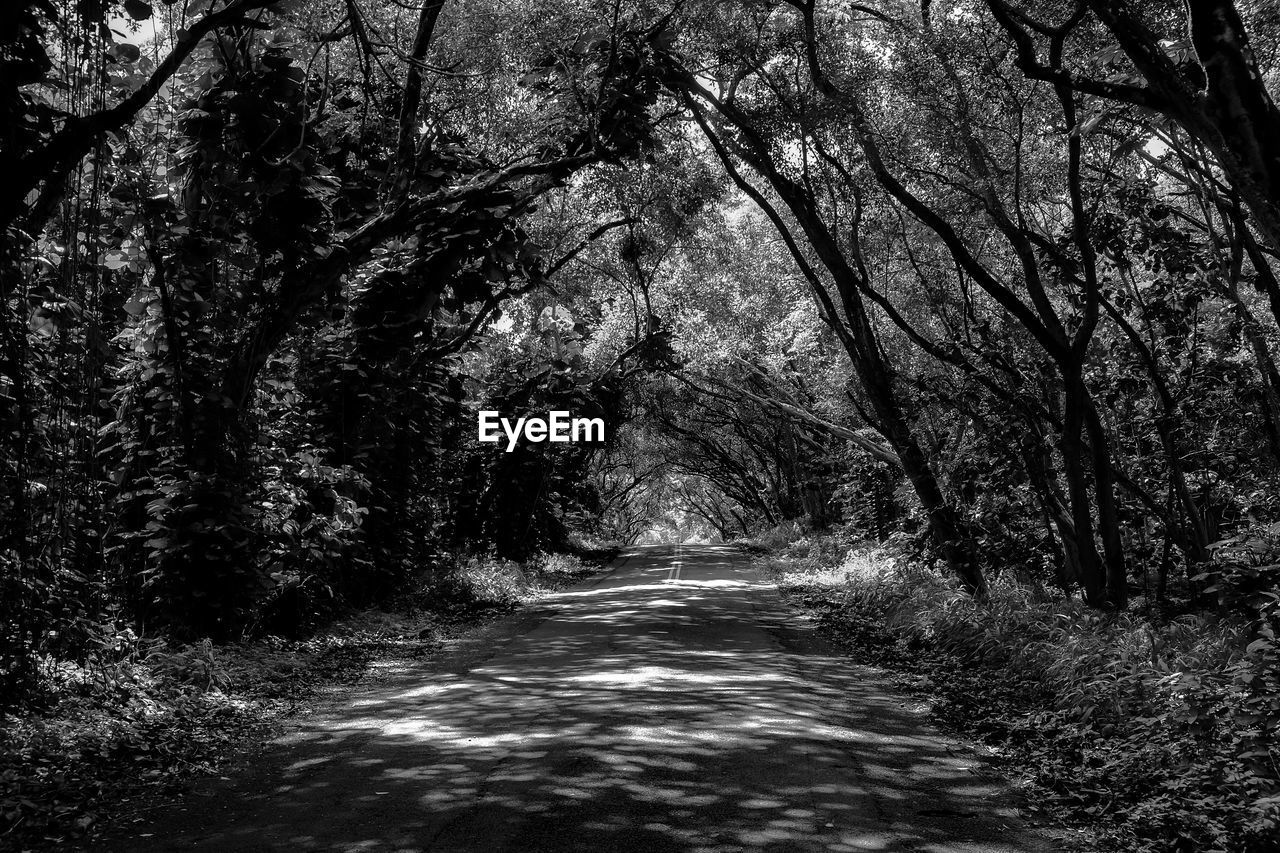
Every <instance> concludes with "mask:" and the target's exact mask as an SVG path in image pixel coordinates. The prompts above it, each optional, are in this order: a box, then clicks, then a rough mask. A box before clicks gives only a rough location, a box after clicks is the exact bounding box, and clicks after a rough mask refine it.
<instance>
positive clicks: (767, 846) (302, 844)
mask: <svg viewBox="0 0 1280 853" xmlns="http://www.w3.org/2000/svg"><path fill="white" fill-rule="evenodd" d="M547 608H549V610H548V612H547V614H546V618H545V619H542V620H541V621H540V622H539V621H538V619H537V618H530V617H526V618H525V619H524V622H523V623H522V624H523V630H519V629H518V628H517V629H512V630H513V635H512V636H508V637H506V638H505V639H503V638H501V637H499V638H497V639H495V640H493V643H492V646H491V647H490V648H487V649H483V650H480V652H479V653H476V652H473V653H472V654H471V655H470V657H471V658H472V660H471V661H470V663H469V664H468V663H466V662H463V663H460V664H455V665H454V667H453V668H452V669H451V668H450V667H449V666H447V665H446V666H445V667H444V668H443V670H442V669H441V668H440V667H439V666H437V667H435V668H434V669H432V668H430V667H425V666H424V667H423V668H421V669H417V670H412V668H410V669H407V670H404V671H400V672H397V673H394V674H393V675H391V676H389V677H388V678H386V679H383V680H382V681H381V682H379V683H376V684H374V685H372V686H370V687H369V688H367V689H366V690H364V691H363V692H361V693H357V694H356V696H355V697H354V699H353V700H352V701H351V702H349V703H347V704H345V705H343V706H342V707H340V708H335V709H334V710H332V711H330V712H327V713H325V714H322V715H320V716H319V717H318V718H316V719H311V720H309V721H307V722H306V723H305V724H304V726H303V728H302V729H301V730H299V731H297V732H295V733H294V734H292V735H290V736H288V737H286V738H284V739H283V740H282V741H281V742H279V743H277V744H274V745H271V746H270V747H267V748H264V754H263V756H262V757H261V758H260V759H259V760H257V761H255V762H254V763H253V766H251V767H249V768H247V769H246V771H245V772H244V773H242V774H239V775H238V776H237V777H236V778H235V779H234V780H233V781H231V782H225V781H218V780H211V781H210V782H209V783H206V784H204V785H203V786H201V787H199V788H197V790H196V791H195V792H193V793H192V794H191V795H189V796H188V797H187V798H185V800H184V801H183V803H182V804H181V805H180V806H179V807H178V808H176V809H174V810H173V811H171V812H169V813H168V814H163V815H160V816H159V817H158V818H157V822H156V823H155V824H154V825H152V826H149V827H143V828H139V829H136V830H130V831H129V834H128V836H126V837H125V838H124V839H123V840H119V841H118V842H117V843H116V845H114V846H112V848H111V849H116V850H122V851H134V850H148V851H149V850H201V851H252V850H264V851H265V850H291V851H292V850H297V851H402V853H409V851H480V852H481V853H490V851H492V852H493V853H499V851H511V853H533V852H534V851H583V853H587V851H589V853H662V851H684V852H685V853H694V852H695V851H699V852H705V853H721V852H722V851H723V852H724V853H731V851H768V853H783V851H787V853H792V851H794V852H795V853H799V851H832V853H841V851H929V852H930V853H978V851H982V853H1048V851H1051V850H1053V849H1055V848H1054V847H1053V845H1052V844H1051V843H1049V842H1047V841H1046V840H1045V839H1043V838H1042V837H1039V836H1037V835H1036V834H1035V833H1033V832H1032V831H1030V830H1028V829H1026V828H1025V827H1024V826H1022V825H1021V824H1020V823H1019V822H1018V821H1017V819H1016V818H1015V817H1014V816H1013V815H1012V813H1011V812H1010V811H1009V810H1008V809H1007V807H1006V805H1005V804H1006V803H1007V802H1008V799H1009V797H1008V791H1007V790H1006V789H1004V788H1002V786H1001V785H1000V784H998V783H994V782H993V781H992V779H991V778H990V777H989V776H988V775H987V774H985V773H977V772H974V771H975V769H978V767H979V762H978V761H977V759H975V758H974V757H973V755H972V754H971V753H969V752H967V751H966V750H965V749H964V748H963V747H962V746H960V745H958V744H956V743H955V742H953V741H949V740H948V739H946V738H944V737H942V736H941V735H939V734H937V733H935V732H933V731H932V730H930V729H929V728H927V727H926V726H925V725H924V724H923V723H922V721H921V718H920V716H919V714H918V713H915V712H913V711H911V710H909V709H908V707H907V704H908V703H907V701H906V700H904V699H903V698H902V697H901V696H898V695H895V694H893V693H892V691H890V690H887V689H886V688H885V687H884V685H883V683H881V682H879V681H877V679H876V677H875V675H874V673H872V672H871V671H869V670H865V669H863V668H861V667H859V666H857V665H856V664H854V663H851V662H850V661H848V660H847V659H843V658H841V657H839V656H836V655H833V654H832V653H830V652H829V651H825V650H824V649H823V648H822V645H821V643H820V642H819V641H818V640H817V639H816V638H815V637H814V636H813V632H812V629H811V628H810V627H808V626H807V625H806V623H805V621H804V620H803V619H802V618H801V617H799V616H797V615H796V614H795V613H794V612H792V611H790V610H789V609H788V607H787V606H786V605H785V603H784V602H783V601H782V600H781V599H780V598H779V597H778V594H777V592H776V590H775V589H774V588H773V587H772V586H771V585H770V584H767V583H764V582H762V581H761V579H760V578H759V577H758V576H756V575H755V573H754V572H753V570H752V569H751V568H750V567H749V565H748V562H747V560H746V559H745V558H743V557H741V556H739V555H737V554H735V553H734V552H733V551H731V550H729V549H726V548H715V547H683V548H680V549H672V548H671V547H652V548H640V549H636V550H635V552H634V553H633V554H632V555H631V556H629V557H627V558H626V559H625V560H623V561H622V562H621V563H620V564H619V565H618V567H617V568H616V569H615V570H614V571H613V572H612V573H610V574H608V575H607V576H605V577H604V578H603V579H599V580H596V581H594V582H592V583H591V584H588V585H586V586H583V587H580V588H577V589H574V590H571V591H568V592H565V593H562V594H560V595H558V596H556V597H555V598H554V599H552V600H551V601H550V602H548V604H547Z"/></svg>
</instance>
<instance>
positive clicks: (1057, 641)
mask: <svg viewBox="0 0 1280 853" xmlns="http://www.w3.org/2000/svg"><path fill="white" fill-rule="evenodd" d="M757 559H758V560H759V561H760V563H761V566H762V568H764V569H765V570H766V571H767V572H769V573H770V574H772V575H773V576H774V577H776V578H777V579H778V581H779V583H780V586H781V588H782V589H783V591H784V593H785V594H786V595H787V596H788V597H789V598H790V599H791V600H792V601H793V602H794V603H796V604H797V605H799V606H800V607H802V608H803V609H805V610H806V611H808V612H809V613H810V614H811V615H812V616H813V617H814V618H815V619H816V620H817V621H818V623H819V624H820V626H821V628H822V630H823V631H824V632H825V633H826V634H827V636H828V637H830V638H831V639H833V640H835V641H836V642H837V643H838V644H839V645H840V646H841V647H843V648H844V649H845V650H846V651H847V652H848V653H849V654H850V655H852V656H855V657H857V658H858V659H859V660H860V661H863V662H866V663H870V664H874V665H877V666H880V667H882V668H884V669H886V670H888V671H890V672H891V673H893V674H894V675H895V676H896V678H897V680H898V681H899V682H900V683H901V684H902V685H903V686H904V687H906V688H908V689H909V690H911V691H913V692H915V693H917V694H918V695H921V696H923V697H926V698H927V699H928V700H929V702H930V705H931V709H932V717H933V718H934V719H935V720H936V721H937V722H939V723H940V724H942V725H943V726H945V727H947V728H949V729H951V730H953V731H958V732H960V733H962V734H964V735H966V736H969V737H972V738H975V739H978V740H981V741H982V742H984V743H986V744H987V745H989V746H991V747H993V748H994V749H995V750H996V754H997V758H998V760H999V761H1000V762H1001V763H1003V764H1005V765H1006V766H1007V767H1008V768H1009V769H1011V770H1014V771H1015V772H1017V773H1019V774H1020V775H1022V776H1023V777H1024V778H1025V779H1026V781H1027V792H1028V796H1027V805H1028V806H1030V807H1031V811H1032V812H1033V813H1038V815H1037V816H1039V817H1041V818H1044V819H1047V820H1051V821H1053V822H1055V823H1060V824H1063V825H1067V826H1072V827H1076V828H1079V829H1082V830H1085V831H1087V832H1088V833H1090V834H1091V835H1092V836H1093V837H1095V838H1096V839H1097V840H1096V842H1091V844H1094V845H1096V847H1094V848H1093V849H1097V848H1101V849H1107V850H1117V851H1126V853H1275V851H1277V850H1280V769H1278V768H1280V683H1277V679H1278V678H1280V668H1278V667H1277V662H1280V648H1278V647H1277V645H1276V642H1275V635H1274V628H1275V619H1276V614H1275V610H1274V607H1272V608H1271V609H1270V610H1269V611H1263V612H1261V613H1259V615H1258V618H1256V619H1254V620H1247V619H1242V618H1228V617H1221V616H1216V615H1184V616H1180V617H1178V618H1175V619H1172V620H1169V621H1166V622H1163V623H1157V622H1154V621H1151V620H1149V619H1147V618H1146V617H1144V616H1143V615H1141V614H1140V613H1136V612H1135V613H1116V614H1103V613H1099V612H1096V611H1091V610H1089V609H1087V608H1085V607H1083V606H1082V605H1081V604H1079V602H1075V601H1071V600H1067V599H1065V598H1064V597H1063V596H1061V595H1060V594H1055V593H1054V592H1052V591H1048V590H1044V589H1035V588H1030V587H1026V586H1021V585H1019V584H1017V583H1015V582H1013V581H1011V580H1008V579H1005V580H1000V581H997V582H996V583H995V584H994V589H993V592H992V596H991V600H990V601H989V602H988V603H986V604H983V605H978V604H975V603H974V602H972V601H971V600H970V599H968V598H967V597H966V596H964V595H963V594H961V593H959V592H958V591H956V590H955V589H954V586H953V584H951V583H950V582H949V581H948V580H946V579H945V578H943V577H941V576H940V575H938V574H937V573H935V572H933V571H932V570H930V569H927V568H924V567H922V566H920V565H919V564H918V563H915V562H913V561H910V560H908V559H906V558H905V557H903V556H901V555H900V553H898V552H896V551H895V549H894V548H893V546H888V547H883V546H868V545H855V546H853V547H849V545H848V543H847V541H846V540H841V539H839V538H837V537H827V538H801V539H798V540H797V541H794V542H792V543H790V544H787V545H784V546H779V547H775V548H774V549H772V550H771V551H770V552H769V553H767V554H763V555H760V556H758V557H757Z"/></svg>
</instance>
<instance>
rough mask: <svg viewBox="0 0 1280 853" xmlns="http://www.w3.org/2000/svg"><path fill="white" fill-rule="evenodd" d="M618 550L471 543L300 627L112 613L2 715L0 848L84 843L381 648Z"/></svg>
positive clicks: (389, 654)
mask: <svg viewBox="0 0 1280 853" xmlns="http://www.w3.org/2000/svg"><path fill="white" fill-rule="evenodd" d="M613 553H614V551H612V550H610V549H608V548H603V549H599V550H595V551H588V552H586V554H585V556H586V558H585V559H582V558H579V557H577V556H573V555H565V554H550V555H549V554H539V555H537V556H535V557H534V558H532V559H530V560H528V561H526V562H525V563H523V564H521V563H516V562H513V561H509V560H500V559H494V558H474V557H473V558H470V559H468V560H462V561H459V562H458V565H456V566H451V567H450V570H448V571H442V570H438V571H435V572H432V573H430V574H425V575H423V576H422V577H420V578H419V580H418V582H417V583H416V584H414V585H413V586H411V587H410V588H409V589H407V590H405V591H404V592H402V593H401V594H399V595H397V596H396V597H394V598H393V599H391V600H389V601H388V602H386V603H385V604H384V605H383V606H381V607H379V608H373V609H364V610H358V611H352V612H349V613H346V614H344V615H342V616H341V617H340V618H338V619H336V620H335V621H333V622H332V623H331V624H328V625H326V626H323V627H321V628H318V629H315V630H313V631H309V632H306V634H305V635H302V636H294V637H280V636H275V635H270V634H268V635H264V636H257V637H254V638H252V639H246V640H243V641H241V642H236V643H228V644H214V643H211V642H210V641H209V640H203V641H201V642H197V643H192V644H186V645H173V644H170V643H168V642H166V641H165V640H163V639H160V638H150V637H145V636H141V637H140V636H138V635H137V634H135V633H134V631H133V630H132V629H130V628H128V627H124V626H122V625H118V624H110V623H104V624H102V625H100V626H98V637H97V640H98V647H99V648H98V650H97V651H96V652H95V653H94V654H92V655H91V656H90V657H89V658H88V659H87V660H86V661H85V662H84V663H74V662H70V661H56V660H46V661H44V666H45V668H46V670H47V672H46V675H47V678H46V679H45V683H46V684H47V685H48V690H47V694H46V695H45V696H44V697H43V702H42V706H41V708H40V710H39V711H38V712H37V713H33V714H27V715H22V716H19V715H6V716H4V717H3V718H0V850H15V851H17V850H54V849H67V848H68V846H77V845H79V844H82V843H87V840H88V839H91V838H92V837H93V836H94V835H95V833H96V832H98V831H99V830H101V829H103V828H105V827H106V826H108V825H119V824H121V823H125V822H128V821H129V819H130V818H131V817H132V816H134V815H138V816H141V815H142V814H143V813H144V812H145V811H146V810H147V809H148V807H149V806H150V805H151V804H152V803H153V802H154V801H155V800H156V799H157V798H159V797H164V796H167V795H172V794H176V793H180V792H181V791H183V790H185V789H186V788H187V787H188V786H189V784H190V782H191V781H192V780H193V779H195V778H197V777H199V776H202V775H211V774H217V773H219V772H220V771H221V768H224V767H225V766H227V765H228V764H229V763H232V762H233V761H234V760H235V758H236V756H237V755H239V754H241V753H242V752H243V750H245V749H247V748H250V747H255V746H258V745H260V744H261V743H262V741H263V740H264V739H266V738H268V737H269V736H270V735H271V733H272V732H274V731H276V730H278V729H279V728H280V727H281V726H283V725H286V724H287V722H288V720H289V719H290V718H291V717H292V716H294V715H296V714H298V713H299V712H301V711H303V710H305V709H306V708H308V707H309V706H310V705H312V704H314V703H315V702H316V701H320V700H322V699H323V697H325V696H326V695H332V694H334V693H337V692H340V691H341V690H342V689H344V688H346V687H349V686H351V685H353V684H355V683H356V682H358V681H360V680H361V679H362V677H364V676H365V674H366V673H367V672H368V671H369V668H370V666H371V664H373V663H374V662H375V661H388V660H407V661H412V660H418V659H422V658H425V657H427V656H430V655H431V654H433V653H435V652H437V651H440V650H441V649H442V648H443V647H445V646H446V645H447V643H448V642H449V641H450V640H454V639H458V638H459V637H461V636H464V635H466V634H468V633H469V632H471V631H473V630H475V629H476V628H478V627H481V626H483V625H486V624H488V623H489V622H491V621H493V620H494V619H496V618H500V617H501V616H504V615H506V614H509V613H510V612H512V611H513V610H516V609H518V608H519V607H521V606H523V605H525V604H528V603H531V602H533V601H536V600H538V599H539V598H540V597H542V596H544V595H546V594H548V593H550V592H553V591H555V590H557V589H561V588H564V587H566V586H570V585H572V584H574V583H577V582H579V581H581V580H583V579H584V578H586V577H589V576H590V575H592V574H594V573H596V572H598V571H599V570H600V569H601V567H602V566H603V565H605V564H607V562H608V560H609V559H610V558H611V556H612V555H613Z"/></svg>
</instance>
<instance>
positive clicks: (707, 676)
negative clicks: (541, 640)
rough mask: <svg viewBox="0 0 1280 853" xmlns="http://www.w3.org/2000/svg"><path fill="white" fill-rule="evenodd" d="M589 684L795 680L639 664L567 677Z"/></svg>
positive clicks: (755, 673)
mask: <svg viewBox="0 0 1280 853" xmlns="http://www.w3.org/2000/svg"><path fill="white" fill-rule="evenodd" d="M564 680H565V681H576V682H582V683H588V684H618V685H628V684H650V683H653V682H655V681H681V682H693V683H696V684H700V685H709V684H727V683H731V682H735V681H736V682H743V681H749V682H753V683H760V682H762V681H768V682H773V683H779V684H785V683H787V682H789V681H792V680H793V679H790V678H788V677H786V676H770V675H765V674H763V673H760V672H746V673H740V674H734V675H717V674H715V673H710V672H701V671H695V670H689V669H671V668H670V667H665V666H638V667H634V668H631V669H624V670H612V671H607V672H590V673H587V674H585V675H573V676H569V677H568V678H565V679H564Z"/></svg>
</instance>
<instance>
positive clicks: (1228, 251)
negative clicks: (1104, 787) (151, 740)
mask: <svg viewBox="0 0 1280 853" xmlns="http://www.w3.org/2000/svg"><path fill="white" fill-rule="evenodd" d="M1278 50H1280V17H1277V15H1276V13H1275V12H1274V10H1272V9H1271V8H1270V7H1269V6H1268V5H1267V4H1245V3H1234V2H1230V0H1188V2H1187V3H1186V4H1185V5H1184V4H1183V3H1181V2H1164V0H1158V2H1153V3H1146V4H1141V5H1139V4H1136V3H1131V2H1102V0H1097V2H1095V0H1077V1H1076V2H1058V0H1046V2H1040V0H1029V2H1018V3H1014V2H1006V0H954V2H929V0H926V2H923V3H918V4H913V3H902V2H897V1H896V0H876V2H871V3H852V4H850V3H828V2H818V0H777V1H776V2H775V0H741V2H720V1H719V0H685V2H679V3H662V2H647V0H646V2H630V0H628V2H622V0H615V2H603V0H563V2H555V3H550V4H545V3H543V4H533V3H527V2H523V0H452V1H451V0H439V2H435V0H431V2H425V3H400V2H380V0H305V1H304V0H188V2H182V3H177V2H162V3H161V4H156V5H153V4H149V3H146V2H140V0H125V2H123V3H116V2H108V0H77V2H71V0H19V2H18V3H17V4H16V5H15V6H14V8H12V9H10V10H8V13H7V15H6V16H5V24H4V26H3V28H0V61H3V66H4V74H3V76H2V77H0V109H2V110H3V126H4V140H3V148H2V149H0V170H3V172H4V174H6V175H8V176H10V180H8V181H6V182H5V185H4V188H3V190H2V191H0V228H3V254H2V255H0V282H2V285H0V288H2V293H0V300H2V302H3V306H4V315H3V320H2V321H0V322H2V324H3V326H2V329H0V335H2V336H3V341H2V344H0V346H2V354H0V399H2V400H3V403H4V410H3V428H2V429H0V534H2V535H3V543H2V544H0V596H2V598H3V600H4V602H5V607H4V625H3V635H2V636H0V671H2V672H3V676H2V678H3V681H4V684H5V686H6V694H7V695H12V696H19V695H22V691H23V690H29V689H32V685H33V684H34V683H35V682H37V681H38V679H39V675H38V671H39V667H40V661H41V660H44V659H46V658H47V657H48V656H51V655H52V656H58V655H64V656H66V655H70V656H75V655H77V654H80V653H82V651H83V649H84V648H85V646H86V644H87V643H89V642H90V638H91V635H92V633H93V630H94V628H93V626H94V625H96V624H99V623H100V620H101V619H103V618H104V615H106V614H112V615H115V616H120V617H121V618H124V619H127V620H129V621H131V622H133V623H135V624H137V625H140V626H144V627H145V628H147V629H150V630H159V631H165V632H170V633H172V634H173V635H175V636H186V637H200V636H206V635H208V636H215V637H223V638H225V637H230V636H239V635H242V634H244V633H245V632H246V631H253V630H260V629H262V626H263V625H267V624H271V621H272V620H273V619H278V618H280V612H281V603H282V602H286V601H287V602H292V604H291V605H290V606H291V607H293V606H295V605H297V602H299V601H300V602H302V604H301V605H300V607H301V612H303V613H305V614H306V619H308V620H311V619H320V618H322V617H323V615H324V614H325V613H328V612H333V611H334V610H335V609H336V608H338V607H341V606H345V605H350V604H361V603H368V602H370V601H375V600H377V599H378V598H379V597H380V596H383V595H386V594H387V593H388V592H390V591H392V590H394V589H396V588H397V586H398V585H399V584H402V583H403V582H404V580H405V579H406V578H407V577H410V576H411V575H413V574H414V573H418V572H421V571H429V570H441V571H444V570H447V566H448V564H449V559H450V555H457V554H471V553H481V552H493V553H497V554H499V555H502V556H503V557H509V558H516V559H518V558H522V557H527V556H528V555H530V554H532V553H535V552H538V551H556V550H564V549H567V548H571V547H575V543H576V544H577V545H578V546H580V545H581V543H582V542H583V541H584V540H586V539H590V538H594V539H597V540H610V539H611V540H618V541H623V542H631V541H635V540H636V539H637V538H639V537H641V536H642V535H646V534H647V535H658V534H662V535H673V536H714V537H719V538H723V539H730V538H733V537H736V536H747V535H750V534H754V533H758V532H759V531H761V530H763V529H767V528H771V527H775V526H778V525H783V524H793V523H798V524H803V525H805V526H807V527H810V528H813V529H830V530H844V531H847V533H848V536H849V537H850V538H851V539H857V538H870V539H879V540H886V539H889V538H891V537H897V538H899V539H902V540H903V541H907V542H909V543H910V547H911V548H912V549H914V550H915V552H916V553H917V554H918V555H919V557H920V558H921V559H923V560H926V561H932V562H936V564H937V565H938V566H940V567H941V568H942V569H943V570H944V571H945V572H946V573H947V575H948V577H950V578H952V579H953V581H954V583H955V584H956V585H957V586H958V587H959V588H961V589H963V590H965V591H966V592H967V593H968V594H969V595H972V596H974V597H976V598H977V599H979V600H981V599H982V598H983V597H984V596H986V595H987V594H988V591H989V589H990V587H991V584H992V583H993V582H994V579H999V578H1005V577H1015V578H1017V579H1018V580H1019V582H1024V583H1031V584H1035V585H1039V586H1043V587H1046V588H1053V589H1057V590H1060V591H1061V593H1062V594H1064V595H1079V596H1081V597H1082V598H1083V599H1084V600H1085V601H1086V602H1087V603H1088V604H1089V605H1090V606H1092V607H1095V608H1098V609H1105V610H1116V609H1124V608H1127V607H1130V606H1132V604H1133V599H1134V598H1135V597H1138V598H1140V599H1141V601H1142V602H1143V604H1144V606H1147V607H1152V608H1157V609H1159V608H1164V609H1166V610H1167V609H1171V608H1172V609H1176V608H1179V607H1201V608H1203V607H1208V606H1216V607H1221V608H1232V607H1242V606H1246V605H1245V604H1242V602H1251V603H1250V604H1248V605H1247V606H1250V607H1252V606H1255V605H1256V604H1257V601H1256V598H1255V594H1256V593H1257V592H1258V591H1259V590H1274V588H1275V582H1276V580H1275V567H1274V565H1273V564H1274V562H1275V561H1274V560H1270V558H1269V556H1268V555H1273V554H1274V553H1275V550H1276V543H1277V539H1278V537H1280V503H1278V497H1277V496H1278V495H1280V491H1278V490H1277V485H1278V484H1280V467H1278V465H1280V371H1278V370H1277V367H1276V351H1277V348H1278V347H1280V326H1278V325H1277V322H1278V319H1280V280H1278V279H1277V274H1276V271H1275V265H1276V263H1277V258H1278V257H1280V255H1278V254H1277V252H1278V251H1280V213H1278V212H1277V211H1280V113H1278V112H1277V108H1276V105H1275V103H1274V98H1273V96H1272V93H1273V92H1274V91H1275V87H1276V85H1277V82H1276V81H1277V77H1276V75H1277V73H1278V72H1277V51H1278ZM482 410H496V411H500V412H502V413H504V414H511V415H513V416H514V415H521V414H527V413H537V412H547V411H552V410H566V411H571V412H573V413H574V414H575V415H579V416H586V417H599V418H602V419H603V420H604V421H605V423H606V424H607V433H606V437H605V439H604V440H603V441H595V442H588V443H581V444H568V445H563V444H562V445H553V444H549V443H528V442H524V443H521V444H520V445H519V446H518V447H516V448H515V449H514V450H513V452H510V453H506V452H503V448H502V447H497V446H493V445H485V444H481V443H479V442H477V441H476V422H477V417H478V413H479V412H480V411H482ZM664 531H665V533H663V532H664ZM1268 595H1271V596H1272V599H1268V601H1271V604H1270V605H1269V606H1270V607H1271V608H1272V611H1271V612H1272V615H1274V600H1273V599H1274V592H1270V593H1268ZM291 612H295V613H296V612H298V611H296V610H295V611H291ZM1251 612H1254V611H1251ZM1255 615H1256V613H1255Z"/></svg>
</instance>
